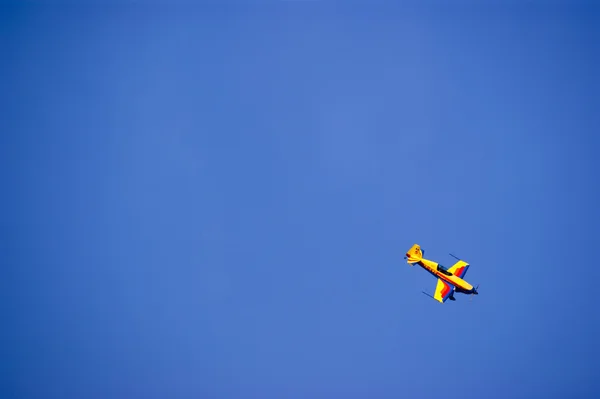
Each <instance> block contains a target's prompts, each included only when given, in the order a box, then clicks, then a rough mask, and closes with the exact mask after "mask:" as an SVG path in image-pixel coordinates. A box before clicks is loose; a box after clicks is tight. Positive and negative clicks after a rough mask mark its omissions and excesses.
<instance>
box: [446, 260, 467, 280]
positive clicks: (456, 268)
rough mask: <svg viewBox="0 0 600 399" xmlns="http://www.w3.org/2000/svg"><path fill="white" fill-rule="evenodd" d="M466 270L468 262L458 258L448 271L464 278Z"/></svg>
mask: <svg viewBox="0 0 600 399" xmlns="http://www.w3.org/2000/svg"><path fill="white" fill-rule="evenodd" d="M467 270H469V264H468V263H467V262H465V261H464V260H459V261H458V262H456V263H455V264H454V265H452V267H451V268H450V269H448V271H449V272H450V273H452V274H454V275H455V276H456V277H458V278H465V274H467Z"/></svg>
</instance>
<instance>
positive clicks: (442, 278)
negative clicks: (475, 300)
mask: <svg viewBox="0 0 600 399" xmlns="http://www.w3.org/2000/svg"><path fill="white" fill-rule="evenodd" d="M424 254H425V251H422V250H421V246H420V245H419V244H415V245H413V246H412V247H411V248H410V249H409V250H408V252H406V256H405V257H404V259H406V261H407V263H408V264H409V265H410V266H414V265H415V264H417V265H419V266H421V267H422V268H423V269H425V270H427V271H428V272H429V273H431V274H432V275H434V276H435V277H437V279H438V281H437V286H436V287H435V293H434V294H433V296H431V295H429V294H427V293H426V292H423V293H424V294H425V295H427V296H430V297H431V298H433V299H435V300H436V301H439V302H441V303H444V302H446V300H448V299H450V300H451V301H455V300H456V298H454V293H455V292H459V293H461V294H467V295H469V294H470V295H471V296H472V295H479V292H477V288H479V286H477V287H475V288H473V286H472V285H471V284H469V283H467V282H466V281H465V280H463V279H464V277H465V274H467V270H469V264H468V263H467V262H465V261H463V260H460V259H458V258H457V257H456V256H454V255H452V254H450V256H452V257H454V258H455V259H458V262H456V263H455V264H454V265H452V267H451V268H450V269H446V268H445V267H444V266H442V265H440V264H439V263H436V262H433V261H431V260H428V259H425V258H423V255H424Z"/></svg>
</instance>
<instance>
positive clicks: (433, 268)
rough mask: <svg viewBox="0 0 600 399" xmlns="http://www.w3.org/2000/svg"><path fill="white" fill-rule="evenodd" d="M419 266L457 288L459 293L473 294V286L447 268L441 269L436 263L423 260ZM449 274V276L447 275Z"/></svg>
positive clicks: (419, 262)
mask: <svg viewBox="0 0 600 399" xmlns="http://www.w3.org/2000/svg"><path fill="white" fill-rule="evenodd" d="M417 264H418V265H419V266H421V267H422V268H423V269H425V270H427V271H428V272H429V273H431V274H433V275H434V276H435V277H437V278H440V279H442V280H444V281H445V282H447V283H448V284H451V285H453V286H454V287H455V290H456V291H457V292H464V293H471V292H473V286H472V285H471V284H469V283H467V282H466V281H465V280H463V279H462V278H460V277H458V276H455V275H454V274H452V273H449V272H448V271H447V270H446V269H445V268H443V267H440V265H439V264H438V263H436V262H433V261H431V260H428V259H421V260H420V261H418V262H417ZM446 273H447V274H446Z"/></svg>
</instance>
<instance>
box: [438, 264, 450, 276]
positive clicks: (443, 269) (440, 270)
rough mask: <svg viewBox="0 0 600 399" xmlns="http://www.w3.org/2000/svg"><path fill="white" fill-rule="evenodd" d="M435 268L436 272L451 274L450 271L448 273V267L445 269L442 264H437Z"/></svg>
mask: <svg viewBox="0 0 600 399" xmlns="http://www.w3.org/2000/svg"><path fill="white" fill-rule="evenodd" d="M437 270H438V272H442V273H444V274H445V275H446V276H452V273H450V272H449V271H448V269H446V268H445V267H444V266H442V265H438V266H437Z"/></svg>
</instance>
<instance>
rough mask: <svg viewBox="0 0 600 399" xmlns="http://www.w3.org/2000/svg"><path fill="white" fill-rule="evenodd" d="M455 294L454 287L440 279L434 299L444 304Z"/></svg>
mask: <svg viewBox="0 0 600 399" xmlns="http://www.w3.org/2000/svg"><path fill="white" fill-rule="evenodd" d="M453 292H454V287H453V286H452V285H450V284H448V283H447V282H445V281H444V280H442V279H441V278H438V282H437V286H436V287H435V293H434V294H433V299H435V300H436V301H440V302H441V303H444V302H446V300H447V299H448V298H449V297H450V296H452V293H453Z"/></svg>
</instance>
